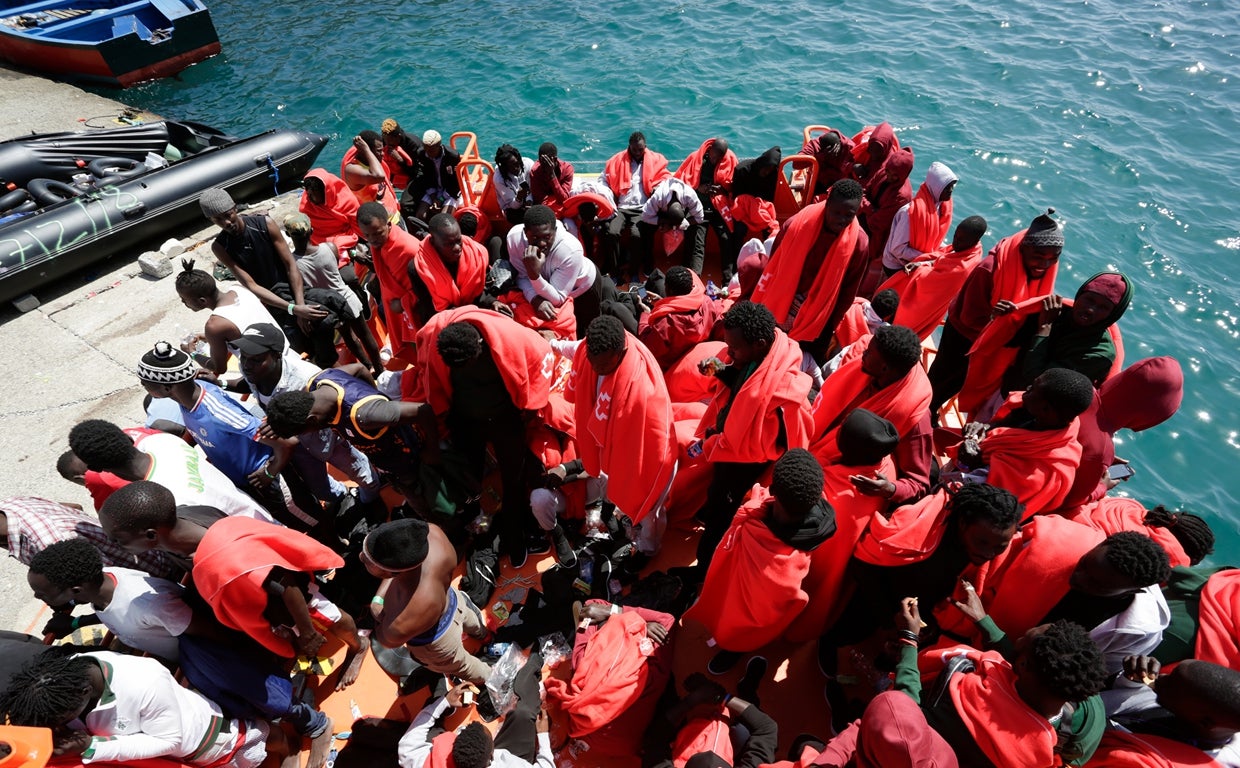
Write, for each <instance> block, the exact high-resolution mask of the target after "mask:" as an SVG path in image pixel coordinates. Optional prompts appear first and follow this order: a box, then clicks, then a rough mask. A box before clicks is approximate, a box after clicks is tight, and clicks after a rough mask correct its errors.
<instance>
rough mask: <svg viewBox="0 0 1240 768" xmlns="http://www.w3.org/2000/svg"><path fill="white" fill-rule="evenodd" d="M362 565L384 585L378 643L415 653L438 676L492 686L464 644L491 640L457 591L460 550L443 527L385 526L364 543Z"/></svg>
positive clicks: (378, 599) (375, 610) (377, 614)
mask: <svg viewBox="0 0 1240 768" xmlns="http://www.w3.org/2000/svg"><path fill="white" fill-rule="evenodd" d="M361 558H362V563H363V564H364V565H365V566H366V570H367V571H369V572H370V575H372V576H374V577H375V578H377V579H382V580H383V582H382V583H381V584H380V585H379V589H378V591H377V592H376V593H375V596H374V599H373V600H371V602H370V610H371V613H372V614H373V615H374V620H375V632H374V637H375V640H377V641H378V642H379V644H380V645H382V646H384V647H386V648H397V647H399V646H401V645H407V646H408V647H409V654H410V655H411V656H413V658H415V659H417V660H418V661H419V662H420V663H422V664H423V665H424V666H425V667H426V668H427V669H429V670H431V671H432V672H440V673H442V674H446V675H455V676H457V677H459V678H461V679H462V680H467V681H469V682H471V683H473V684H474V685H478V686H482V685H486V682H487V678H488V677H490V675H491V668H490V667H489V666H487V664H486V663H485V662H483V661H481V660H480V659H479V658H478V657H476V656H473V655H472V654H470V653H469V652H468V651H466V650H465V646H464V645H462V644H461V640H462V638H463V636H464V635H465V634H469V636H470V637H475V638H481V637H486V634H487V628H486V624H485V623H484V622H483V620H482V612H481V611H480V610H478V607H477V606H476V605H474V604H473V602H472V601H471V600H470V599H469V596H468V595H466V594H465V593H464V592H461V591H460V590H458V589H456V588H455V587H453V586H452V572H453V571H454V570H455V569H456V550H455V549H453V547H452V543H451V542H450V541H448V537H447V536H445V535H444V532H443V531H442V530H440V528H439V526H437V525H434V524H433V523H427V522H424V521H422V520H416V519H406V520H395V521H393V522H390V523H384V524H383V525H380V526H379V527H377V528H375V529H374V530H372V531H371V532H370V533H369V534H367V535H366V538H365V540H364V541H363V542H362V552H361Z"/></svg>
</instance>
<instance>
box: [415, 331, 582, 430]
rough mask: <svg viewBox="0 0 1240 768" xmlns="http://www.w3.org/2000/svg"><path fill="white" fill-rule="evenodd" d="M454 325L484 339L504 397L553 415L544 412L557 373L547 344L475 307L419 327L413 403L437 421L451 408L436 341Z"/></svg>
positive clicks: (449, 381)
mask: <svg viewBox="0 0 1240 768" xmlns="http://www.w3.org/2000/svg"><path fill="white" fill-rule="evenodd" d="M457 322H465V323H469V324H470V325H472V326H474V327H475V328H477V329H478V332H479V333H480V334H482V338H483V340H484V341H485V342H486V344H487V348H488V349H489V350H490V354H491V355H492V356H493V357H494V359H495V365H496V367H497V368H499V373H500V376H501V377H502V378H503V380H504V387H505V389H507V390H508V396H509V397H511V398H512V402H513V404H514V405H515V406H517V408H519V409H520V410H523V411H537V412H539V413H540V414H543V415H544V416H545V417H549V416H551V415H552V414H551V413H550V409H549V408H548V403H549V402H550V398H551V381H552V377H553V375H554V373H555V352H553V351H552V350H551V345H550V344H548V343H547V340H546V339H544V338H543V337H542V336H539V335H538V332H537V331H532V330H530V329H529V328H526V327H524V326H522V325H520V324H518V323H516V322H515V321H513V320H512V319H511V318H509V317H505V316H504V315H501V314H499V313H498V312H492V311H491V310H489V309H480V308H478V307H461V308H459V309H450V310H448V311H447V312H440V313H439V314H437V315H435V316H434V317H432V318H431V319H430V321H429V322H427V323H426V325H424V326H422V330H421V331H419V332H418V345H417V347H418V368H417V370H418V379H419V382H418V385H417V386H415V387H414V389H413V391H412V393H411V396H412V398H413V399H414V400H417V401H419V402H424V403H428V404H430V406H431V408H433V409H434V411H435V413H436V415H438V416H439V417H440V418H442V417H444V416H445V415H446V414H447V413H448V409H449V408H450V407H451V406H452V377H451V375H450V371H449V369H448V365H447V364H446V363H445V362H444V361H443V357H442V356H440V354H439V349H438V347H437V346H436V344H435V340H436V339H437V338H438V337H439V333H440V331H442V330H443V329H444V328H446V327H448V326H449V325H451V324H452V323H457ZM557 428H558V427H557Z"/></svg>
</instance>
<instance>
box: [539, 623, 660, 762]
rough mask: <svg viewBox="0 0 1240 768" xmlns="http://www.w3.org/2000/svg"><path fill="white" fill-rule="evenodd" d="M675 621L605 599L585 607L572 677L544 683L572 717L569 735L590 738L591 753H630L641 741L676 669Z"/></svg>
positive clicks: (618, 754) (553, 700) (569, 720)
mask: <svg viewBox="0 0 1240 768" xmlns="http://www.w3.org/2000/svg"><path fill="white" fill-rule="evenodd" d="M675 624H676V619H675V618H674V617H673V616H671V615H669V614H666V613H659V612H658V611H650V610H646V609H644V608H627V607H626V608H622V607H621V606H619V605H609V604H608V603H606V602H603V601H601V600H591V601H590V602H589V603H587V604H586V605H585V606H584V607H583V608H582V611H581V614H580V619H579V623H578V627H577V628H578V632H577V639H576V641H575V642H574V643H573V677H572V679H571V680H568V681H564V680H560V679H557V678H548V679H547V681H546V683H545V685H546V687H547V698H548V699H549V700H550V701H552V702H554V703H556V704H558V705H559V707H560V709H561V711H562V712H563V713H564V715H565V716H566V717H567V719H568V734H569V736H571V737H572V738H575V739H582V740H583V741H585V742H586V743H587V744H589V746H590V752H591V754H592V755H593V754H597V755H607V756H618V757H623V756H628V755H631V754H632V752H633V745H635V744H640V743H641V740H642V733H643V732H644V731H645V730H646V727H647V725H648V724H649V723H650V718H651V716H652V715H653V714H654V710H655V706H656V705H657V704H658V702H659V696H660V695H661V694H662V693H663V689H664V687H665V686H666V685H667V680H668V677H670V675H671V673H672V646H671V643H670V642H669V635H670V633H671V632H672V629H673V627H674V626H675Z"/></svg>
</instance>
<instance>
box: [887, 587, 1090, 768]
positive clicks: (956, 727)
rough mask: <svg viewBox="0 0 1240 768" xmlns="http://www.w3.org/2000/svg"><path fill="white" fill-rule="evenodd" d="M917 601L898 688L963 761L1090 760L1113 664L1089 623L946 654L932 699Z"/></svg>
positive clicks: (1021, 764)
mask: <svg viewBox="0 0 1240 768" xmlns="http://www.w3.org/2000/svg"><path fill="white" fill-rule="evenodd" d="M917 606H918V600H917V598H907V599H905V600H904V601H902V604H901V616H900V632H899V636H900V660H899V662H898V663H897V665H896V684H895V690H897V691H902V692H904V693H907V694H908V695H909V696H911V697H912V698H913V699H914V700H915V701H918V702H919V703H920V704H921V708H922V711H923V712H924V713H925V716H926V721H927V722H928V723H929V724H930V727H931V728H933V729H934V730H935V731H936V732H937V733H938V734H939V735H940V736H942V737H943V738H944V740H946V741H947V743H948V744H950V745H951V747H952V749H953V751H955V753H956V755H957V758H958V759H959V760H960V763H961V765H994V766H1001V767H1002V768H1042V767H1043V766H1047V765H1059V764H1061V762H1062V764H1067V765H1074V766H1083V765H1087V764H1091V763H1089V759H1090V757H1091V756H1092V755H1093V753H1094V750H1095V749H1097V747H1098V741H1099V740H1100V739H1101V737H1102V731H1103V729H1104V728H1105V727H1106V716H1105V714H1104V713H1103V711H1102V704H1101V701H1099V699H1098V698H1097V694H1098V692H1099V691H1101V690H1102V688H1103V686H1105V685H1106V667H1105V666H1104V665H1103V663H1102V654H1101V653H1100V652H1099V651H1098V648H1097V646H1095V645H1094V641H1093V640H1091V639H1090V637H1089V634H1088V633H1087V632H1086V631H1085V630H1084V629H1082V628H1081V627H1080V626H1078V625H1076V624H1074V623H1072V622H1070V621H1063V620H1060V621H1055V622H1050V623H1047V624H1042V625H1039V626H1037V627H1033V628H1031V629H1029V630H1028V631H1026V632H1025V633H1024V634H1023V635H1022V636H1021V637H1020V638H1018V639H1017V640H1016V641H1015V642H1014V643H1013V642H1012V641H1011V640H1008V639H1007V638H1006V637H1003V636H1001V635H1000V636H998V637H996V638H995V642H996V644H998V645H1000V646H1004V647H1006V649H1007V650H1006V652H1003V651H980V650H977V649H975V648H970V647H967V646H958V647H956V648H953V649H950V650H948V651H944V652H943V655H942V657H941V658H942V661H943V663H944V664H945V667H944V670H943V672H942V673H941V674H940V676H939V680H938V683H937V684H936V686H935V687H936V690H935V692H934V695H932V696H931V697H930V698H929V699H928V700H927V699H924V698H923V697H922V693H921V672H920V671H919V670H918V658H917V637H918V633H919V631H920V625H921V616H920V612H919V610H918V607H917ZM954 659H962V660H967V663H963V662H961V661H954Z"/></svg>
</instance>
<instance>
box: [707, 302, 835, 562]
mask: <svg viewBox="0 0 1240 768" xmlns="http://www.w3.org/2000/svg"><path fill="white" fill-rule="evenodd" d="M723 328H724V331H723V337H724V341H725V343H726V344H727V359H726V360H719V361H716V362H717V363H721V364H722V367H719V366H718V365H715V366H714V367H715V368H716V370H715V372H714V374H713V375H714V379H715V381H714V382H713V385H714V392H715V394H714V397H713V398H712V399H711V401H710V405H708V406H707V408H706V413H704V414H703V415H702V420H701V422H700V423H699V424H698V428H697V433H696V434H697V437H698V441H697V442H696V443H694V444H693V445H692V446H691V447H690V449H689V455H690V457H695V456H700V457H702V458H703V460H705V461H706V462H709V464H710V468H711V481H710V487H709V489H708V490H707V495H706V502H705V504H703V505H702V508H701V509H700V510H699V511H698V513H697V517H698V519H699V520H701V521H702V523H703V525H704V526H705V528H706V530H705V531H704V532H703V533H702V538H701V539H700V540H699V541H698V550H697V560H698V565H697V566H696V571H695V575H697V576H698V578H705V576H706V569H707V567H708V566H709V565H710V558H711V556H712V555H713V554H714V551H715V547H716V546H717V545H718V544H719V541H720V540H721V539H722V538H723V535H724V533H725V532H727V529H728V526H729V525H731V522H732V516H733V515H734V514H735V513H736V509H737V508H738V507H739V506H740V504H741V499H742V497H743V496H744V494H745V492H747V491H748V490H749V489H750V488H751V487H753V484H754V483H755V482H757V481H758V479H759V478H760V477H761V476H762V474H763V473H764V472H766V471H767V469H768V468H770V466H771V464H772V463H773V462H774V461H775V460H776V459H778V458H779V457H780V456H782V455H783V454H784V452H785V451H787V450H788V449H790V448H805V447H807V446H808V444H809V437H810V434H809V433H810V430H811V429H813V419H814V417H813V414H811V413H810V408H809V389H810V384H811V383H812V382H811V380H810V377H809V375H808V374H806V373H804V372H802V371H801V351H800V349H799V348H798V347H797V345H796V342H794V341H792V340H791V339H789V338H788V337H787V336H786V335H785V334H784V332H783V331H781V330H779V328H777V327H776V325H775V318H774V317H773V316H772V315H771V312H770V310H768V309H767V308H766V307H764V306H762V305H761V304H753V303H751V302H748V301H742V302H740V303H738V304H734V305H733V306H732V308H731V309H729V310H728V311H727V314H725V315H724V316H723ZM706 362H709V361H706ZM706 370H709V368H707V369H706ZM704 372H705V371H704Z"/></svg>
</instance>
